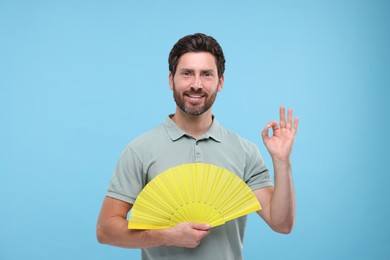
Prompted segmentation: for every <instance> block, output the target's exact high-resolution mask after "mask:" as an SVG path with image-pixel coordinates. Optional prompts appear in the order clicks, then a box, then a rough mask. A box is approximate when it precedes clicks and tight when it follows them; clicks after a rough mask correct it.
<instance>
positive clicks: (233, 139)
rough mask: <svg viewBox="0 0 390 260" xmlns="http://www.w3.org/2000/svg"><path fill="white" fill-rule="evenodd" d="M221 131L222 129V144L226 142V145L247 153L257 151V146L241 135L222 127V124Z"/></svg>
mask: <svg viewBox="0 0 390 260" xmlns="http://www.w3.org/2000/svg"><path fill="white" fill-rule="evenodd" d="M218 127H219V129H220V132H221V139H222V140H221V141H222V142H225V143H228V144H230V145H232V146H234V147H237V146H239V147H241V148H242V149H244V150H245V151H249V152H250V151H253V150H257V145H256V144H255V143H254V142H253V141H251V140H249V139H247V138H244V137H242V136H241V135H239V134H238V133H236V132H233V131H231V130H229V129H227V128H225V127H224V126H222V125H221V124H219V126H218Z"/></svg>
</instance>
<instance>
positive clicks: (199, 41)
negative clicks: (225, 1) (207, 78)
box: [168, 33, 225, 78]
mask: <svg viewBox="0 0 390 260" xmlns="http://www.w3.org/2000/svg"><path fill="white" fill-rule="evenodd" d="M187 52H209V53H211V54H212V55H213V56H214V58H215V63H216V65H217V69H218V77H219V78H220V77H221V76H222V75H223V73H224V72H225V56H224V55H223V51H222V48H221V46H220V45H219V43H218V42H217V41H216V40H215V39H214V38H213V37H211V36H208V35H206V34H203V33H195V34H191V35H187V36H184V37H183V38H181V39H180V40H179V41H178V42H177V43H176V44H175V45H174V46H173V48H172V50H171V52H170V53H169V57H168V63H169V71H170V72H171V73H172V74H173V75H175V73H176V67H177V64H178V63H179V59H180V57H181V56H182V55H183V54H185V53H187Z"/></svg>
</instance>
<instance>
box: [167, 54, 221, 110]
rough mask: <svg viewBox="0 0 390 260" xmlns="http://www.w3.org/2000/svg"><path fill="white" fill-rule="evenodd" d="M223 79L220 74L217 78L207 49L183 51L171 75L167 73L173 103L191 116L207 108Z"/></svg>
mask: <svg viewBox="0 0 390 260" xmlns="http://www.w3.org/2000/svg"><path fill="white" fill-rule="evenodd" d="M223 82H224V78H223V76H221V78H218V70H217V66H216V64H215V58H214V56H213V55H212V54H211V53H208V52H197V53H195V52H188V53H185V54H183V55H182V56H181V57H180V59H179V62H178V64H177V68H176V73H175V75H172V74H171V73H170V74H169V84H170V86H171V89H172V90H173V96H174V99H175V102H176V105H177V106H178V107H179V108H180V109H181V110H182V111H183V112H185V113H187V114H189V115H194V116H198V115H201V114H203V113H204V112H206V111H207V110H209V109H210V108H211V106H212V105H213V103H214V101H215V98H216V97H217V92H218V91H220V90H221V89H222V86H223Z"/></svg>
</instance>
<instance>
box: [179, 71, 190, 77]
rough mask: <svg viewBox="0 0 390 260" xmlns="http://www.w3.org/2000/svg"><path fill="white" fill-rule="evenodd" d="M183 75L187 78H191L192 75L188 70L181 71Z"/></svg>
mask: <svg viewBox="0 0 390 260" xmlns="http://www.w3.org/2000/svg"><path fill="white" fill-rule="evenodd" d="M181 75H182V76H183V77H185V78H187V77H189V76H191V73H190V72H189V71H188V70H183V71H181Z"/></svg>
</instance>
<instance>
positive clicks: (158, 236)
mask: <svg viewBox="0 0 390 260" xmlns="http://www.w3.org/2000/svg"><path fill="white" fill-rule="evenodd" d="M127 225H128V223H127V221H126V220H125V219H123V218H120V217H113V218H111V219H110V220H109V221H107V223H98V226H97V238H98V241H99V242H100V243H102V244H108V245H112V246H118V247H125V248H148V247H155V246H162V245H165V240H166V234H164V233H166V232H167V231H164V230H134V229H133V230H130V229H128V228H127Z"/></svg>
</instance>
